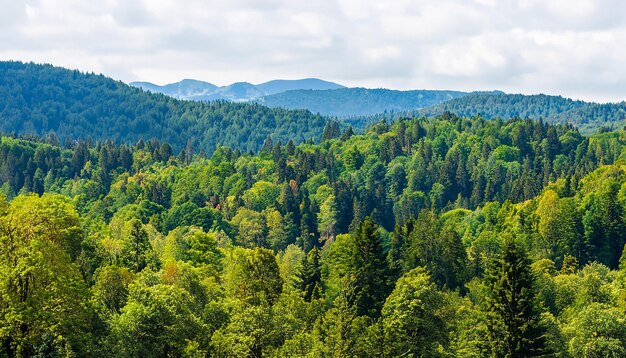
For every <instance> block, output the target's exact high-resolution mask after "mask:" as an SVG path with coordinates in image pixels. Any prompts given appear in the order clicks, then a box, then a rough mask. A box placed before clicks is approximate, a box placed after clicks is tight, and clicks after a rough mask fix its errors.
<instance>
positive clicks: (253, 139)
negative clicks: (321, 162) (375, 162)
mask: <svg viewBox="0 0 626 358" xmlns="http://www.w3.org/2000/svg"><path fill="white" fill-rule="evenodd" d="M327 122H328V119H326V118H324V117H321V116H319V115H313V114H311V113H310V112H308V111H305V110H299V111H289V110H283V109H270V108H267V107H264V106H262V105H259V104H254V103H252V104H246V103H230V102H220V101H218V102H211V103H206V102H187V101H179V100H176V99H173V98H171V97H168V96H164V95H160V94H153V93H149V92H145V91H142V90H141V89H138V88H135V87H131V86H128V85H126V84H124V83H122V82H119V81H114V80H112V79H110V78H106V77H104V76H102V75H95V74H87V73H81V72H78V71H70V70H66V69H63V68H58V67H53V66H50V65H36V64H25V63H20V62H0V131H2V132H4V133H17V134H34V135H37V136H45V135H49V134H54V135H56V136H57V137H58V138H59V139H60V140H61V142H65V141H67V140H70V141H72V140H76V139H92V140H102V141H104V140H107V139H110V140H114V141H116V142H118V143H135V142H137V140H139V139H143V140H144V141H145V140H150V139H152V138H155V139H158V140H160V141H163V142H168V143H169V144H171V145H172V146H173V147H174V149H175V150H176V151H180V150H181V149H182V148H184V147H185V146H186V145H187V143H188V142H190V143H191V144H192V145H193V146H194V147H195V149H196V150H200V149H204V150H206V151H208V152H211V151H213V149H214V148H215V147H216V146H217V145H218V144H223V145H228V146H230V147H232V148H237V149H241V150H244V151H248V150H253V151H256V150H258V149H259V148H260V147H261V145H262V144H263V142H264V140H265V139H266V138H267V137H268V136H271V137H272V138H273V139H274V140H275V141H282V142H283V143H285V142H287V141H289V140H290V139H292V140H294V141H295V142H296V143H298V142H302V141H304V140H307V139H313V140H316V139H319V138H320V136H321V134H322V130H323V128H324V126H325V124H326V123H327Z"/></svg>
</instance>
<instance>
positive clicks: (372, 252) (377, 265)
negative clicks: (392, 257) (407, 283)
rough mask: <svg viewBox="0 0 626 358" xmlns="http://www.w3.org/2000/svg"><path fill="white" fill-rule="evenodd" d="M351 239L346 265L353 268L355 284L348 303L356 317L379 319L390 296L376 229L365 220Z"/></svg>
mask: <svg viewBox="0 0 626 358" xmlns="http://www.w3.org/2000/svg"><path fill="white" fill-rule="evenodd" d="M353 236H354V242H353V247H352V252H351V254H350V260H349V262H350V264H351V265H352V266H353V274H354V283H353V287H352V288H353V291H352V292H351V297H350V299H349V300H348V301H349V302H350V303H351V304H352V305H353V306H355V307H356V310H357V314H358V315H368V316H370V317H378V316H379V315H380V309H381V308H382V305H383V303H384V301H385V297H387V294H388V293H389V292H388V291H389V284H388V282H387V279H388V276H389V269H388V267H387V261H386V260H385V255H384V252H383V245H382V240H381V238H380V234H379V233H378V227H377V226H376V224H375V223H374V221H373V220H372V219H371V218H370V217H366V218H365V220H363V222H362V223H361V224H360V225H359V226H358V228H357V229H356V231H355V232H354V234H353Z"/></svg>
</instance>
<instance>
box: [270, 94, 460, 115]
mask: <svg viewBox="0 0 626 358" xmlns="http://www.w3.org/2000/svg"><path fill="white" fill-rule="evenodd" d="M467 94H468V93H467V92H459V91H431V90H415V91H395V90H388V89H368V88H340V89H332V90H294V91H286V92H282V93H277V94H274V95H270V96H265V97H262V98H260V99H259V100H258V101H259V103H262V104H264V105H266V106H269V107H280V108H289V109H298V108H306V109H308V110H310V111H311V112H313V113H320V114H322V115H329V116H337V117H354V116H368V115H374V114H377V113H382V112H399V111H408V110H413V109H419V108H423V107H428V106H432V105H434V104H438V103H441V102H443V101H447V100H450V99H453V98H457V97H462V96H465V95H467Z"/></svg>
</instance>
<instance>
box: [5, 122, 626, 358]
mask: <svg viewBox="0 0 626 358" xmlns="http://www.w3.org/2000/svg"><path fill="white" fill-rule="evenodd" d="M625 135H626V132H624V131H617V132H608V133H601V134H597V135H594V136H591V137H584V136H581V135H580V134H579V133H578V131H577V130H575V129H573V128H572V127H571V126H568V125H549V124H546V123H540V122H537V121H531V120H519V119H517V120H509V121H503V120H494V121H489V120H485V119H482V118H473V119H468V118H459V117H456V116H454V115H450V114H446V115H444V116H441V117H435V118H427V119H424V118H422V119H413V120H402V121H398V122H396V123H394V124H393V125H383V124H379V125H377V126H374V127H372V128H371V129H370V130H368V131H367V132H366V133H365V134H364V135H352V136H349V135H345V136H343V137H342V138H331V139H329V140H327V141H323V142H322V143H320V144H310V143H306V144H302V145H299V146H294V145H293V143H288V144H286V145H282V146H281V145H276V146H273V147H272V148H271V150H268V151H262V152H260V153H259V154H258V155H251V154H249V153H240V152H237V151H233V150H230V149H228V148H219V149H218V150H216V151H215V152H214V153H213V155H212V156H210V158H207V157H205V156H202V155H195V156H186V155H185V156H182V157H181V156H175V155H172V153H169V152H168V151H167V150H162V149H161V148H163V145H161V146H159V145H158V143H153V142H148V143H143V144H138V145H136V146H135V145H131V146H128V145H121V146H116V145H114V144H112V143H100V144H98V145H92V144H89V143H85V142H78V143H75V144H74V145H73V146H72V147H68V148H61V147H59V146H57V145H54V144H49V143H41V142H35V141H31V140H24V139H20V138H13V137H9V136H2V137H0V191H2V193H1V194H0V327H2V330H0V356H8V357H13V356H25V357H31V356H37V355H41V356H79V357H138V356H147V357H168V356H172V357H185V356H195V357H206V356H210V357H299V356H308V357H333V356H341V357H344V356H345V357H372V356H376V357H399V356H414V357H483V356H486V355H487V354H486V352H491V353H489V354H488V356H495V357H500V356H506V353H507V351H506V349H505V348H502V347H501V344H500V341H499V340H497V339H493V337H494V336H495V337H500V336H504V335H505V334H507V331H506V324H505V323H509V324H510V326H511V327H524V330H523V331H521V333H516V334H517V335H518V336H522V337H524V338H525V339H527V341H530V342H533V351H532V354H526V353H524V354H518V355H515V356H519V357H528V356H537V355H543V356H555V355H558V354H554V353H561V352H563V353H564V354H563V355H565V356H568V357H586V356H593V357H602V356H610V357H621V356H623V354H622V353H623V352H624V350H623V348H624V346H625V345H626V316H625V315H624V312H626V300H625V299H624V297H625V295H626V288H625V286H624V282H625V281H624V280H625V279H626V271H625V269H624V262H625V260H626V256H624V255H623V254H622V252H623V248H624V244H625V243H626V220H625V219H624V213H625V212H626V198H625V197H624V188H626V166H624V165H623V164H620V163H623V162H622V161H621V160H620V158H623V157H624V155H625V154H626V141H625V140H624V138H626V137H625ZM513 300H515V301H514V303H515V304H510V305H509V304H507V303H508V302H511V301H513ZM42 307H43V308H44V309H42ZM494 322H496V323H497V324H494ZM511 322H512V323H511ZM503 327H504V328H503ZM516 332H518V331H516ZM137 337H140V338H141V339H137ZM380 342H384V344H380ZM525 347H527V346H523V347H522V348H525ZM40 353H41V354H40Z"/></svg>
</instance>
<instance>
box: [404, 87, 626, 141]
mask: <svg viewBox="0 0 626 358" xmlns="http://www.w3.org/2000/svg"><path fill="white" fill-rule="evenodd" d="M445 111H449V112H452V113H455V114H457V115H459V116H468V117H471V116H475V115H481V116H483V117H484V118H487V119H490V118H496V117H500V118H503V119H509V118H514V117H519V118H531V119H539V118H542V119H543V120H545V121H547V122H549V123H570V124H573V125H576V126H577V127H578V128H580V129H581V131H583V132H585V133H590V132H595V131H597V130H598V129H599V128H601V127H604V126H607V127H610V128H621V127H622V126H623V125H624V124H625V122H626V102H621V103H605V104H599V103H592V102H584V101H575V100H571V99H568V98H563V97H561V96H548V95H544V94H539V95H521V94H490V93H473V94H470V95H468V96H464V97H460V98H455V99H452V100H450V101H446V102H443V103H440V104H437V105H434V106H431V107H428V108H424V109H422V110H420V111H417V112H416V113H417V114H419V115H425V116H432V115H440V114H442V113H443V112H445Z"/></svg>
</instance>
